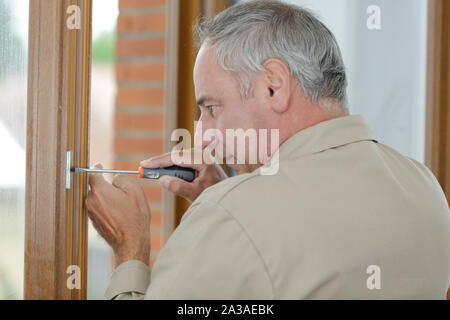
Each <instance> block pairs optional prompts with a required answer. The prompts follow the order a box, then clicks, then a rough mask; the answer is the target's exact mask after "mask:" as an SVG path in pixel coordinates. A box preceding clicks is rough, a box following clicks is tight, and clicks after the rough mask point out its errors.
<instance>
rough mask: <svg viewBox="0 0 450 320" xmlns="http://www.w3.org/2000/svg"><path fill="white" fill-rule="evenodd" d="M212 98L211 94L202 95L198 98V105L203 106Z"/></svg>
mask: <svg viewBox="0 0 450 320" xmlns="http://www.w3.org/2000/svg"><path fill="white" fill-rule="evenodd" d="M210 100H214V99H213V98H212V97H209V96H201V97H200V98H199V99H198V100H197V105H198V106H203V105H204V104H205V102H206V101H210Z"/></svg>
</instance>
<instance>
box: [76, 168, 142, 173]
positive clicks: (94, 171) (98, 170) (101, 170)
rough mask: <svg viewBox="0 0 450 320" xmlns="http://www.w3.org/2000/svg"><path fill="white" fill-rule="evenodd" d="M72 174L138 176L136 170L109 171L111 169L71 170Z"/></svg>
mask: <svg viewBox="0 0 450 320" xmlns="http://www.w3.org/2000/svg"><path fill="white" fill-rule="evenodd" d="M71 171H72V172H90V173H121V174H139V171H138V170H111V169H85V168H72V169H71Z"/></svg>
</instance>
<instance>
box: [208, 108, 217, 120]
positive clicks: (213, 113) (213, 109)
mask: <svg viewBox="0 0 450 320" xmlns="http://www.w3.org/2000/svg"><path fill="white" fill-rule="evenodd" d="M206 109H208V110H209V113H210V114H211V116H213V117H214V115H215V111H216V109H217V106H207V107H206Z"/></svg>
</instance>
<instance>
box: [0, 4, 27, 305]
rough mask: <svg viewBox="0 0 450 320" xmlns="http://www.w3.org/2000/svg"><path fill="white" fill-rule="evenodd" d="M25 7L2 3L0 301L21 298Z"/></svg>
mask: <svg viewBox="0 0 450 320" xmlns="http://www.w3.org/2000/svg"><path fill="white" fill-rule="evenodd" d="M27 38H28V1H27V0H0V93H1V99H0V101H1V102H0V103H1V107H0V150H2V154H3V156H2V157H0V300H1V299H22V298H23V271H24V265H23V261H24V226H25V224H24V220H25V219H24V216H25V214H24V213H25V155H26V152H25V150H26V145H25V140H26V103H27V59H28V58H27V46H28V39H27Z"/></svg>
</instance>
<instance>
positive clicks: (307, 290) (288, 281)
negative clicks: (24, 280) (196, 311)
mask: <svg viewBox="0 0 450 320" xmlns="http://www.w3.org/2000/svg"><path fill="white" fill-rule="evenodd" d="M449 284H450V214H449V207H448V204H447V201H446V199H445V196H444V194H443V192H442V189H441V188H440V186H439V184H438V182H437V181H436V179H435V177H434V176H433V174H432V173H431V172H430V171H429V170H428V169H427V168H426V167H425V166H424V165H422V164H420V163H418V162H416V161H414V160H411V159H409V158H406V157H404V156H402V155H401V154H400V153H398V152H397V151H395V150H393V149H391V148H389V147H387V146H385V145H383V144H381V143H377V141H376V140H375V138H374V136H373V133H372V130H371V129H370V127H369V126H368V125H367V123H366V122H365V120H364V118H363V117H361V116H348V117H343V118H339V119H334V120H331V121H326V122H322V123H320V124H317V125H315V126H313V127H310V128H308V129H305V130H302V131H300V132H298V133H297V134H295V135H294V136H292V137H291V138H290V139H289V140H287V141H286V142H285V143H284V144H283V145H282V146H281V148H280V149H279V172H278V173H277V174H275V175H271V176H270V175H261V174H260V169H258V170H256V171H255V172H253V173H251V174H243V175H239V176H237V177H233V178H229V179H227V180H225V181H223V182H221V183H219V184H217V185H214V186H212V187H210V188H208V189H206V190H205V191H204V192H203V193H202V194H201V196H200V197H199V198H198V199H197V200H196V201H195V202H194V203H193V204H192V205H191V207H190V208H189V210H188V211H187V212H186V214H185V215H184V217H183V219H182V221H181V223H180V225H179V226H178V228H177V229H176V230H175V231H174V233H173V234H172V236H171V237H170V238H169V240H168V241H167V243H166V244H165V246H164V248H163V249H162V251H161V252H160V253H159V255H158V257H157V260H156V262H155V264H154V267H153V270H152V273H150V270H149V268H148V267H147V266H146V265H145V264H144V263H142V262H139V261H128V262H125V263H123V264H121V265H120V266H119V267H117V268H116V269H115V270H114V272H113V274H112V277H111V282H110V285H109V287H108V289H107V291H106V294H105V298H107V299H113V298H116V299H143V298H146V299H347V298H351V299H422V298H426V299H428V298H431V299H443V298H445V294H446V291H447V288H448V287H449ZM374 286H375V288H374Z"/></svg>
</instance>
